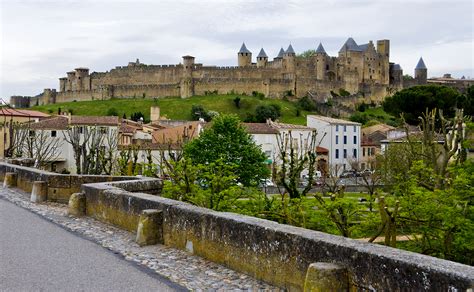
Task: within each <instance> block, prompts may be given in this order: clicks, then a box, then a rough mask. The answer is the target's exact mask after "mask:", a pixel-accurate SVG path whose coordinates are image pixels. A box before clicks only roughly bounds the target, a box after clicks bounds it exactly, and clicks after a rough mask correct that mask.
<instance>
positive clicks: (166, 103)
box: [32, 95, 308, 125]
mask: <svg viewBox="0 0 474 292" xmlns="http://www.w3.org/2000/svg"><path fill="white" fill-rule="evenodd" d="M236 96H237V95H212V96H194V97H191V98H187V99H181V98H179V97H168V98H160V99H157V100H153V99H142V98H135V99H134V98H127V99H111V100H94V101H83V102H67V103H59V104H51V105H43V106H35V107H33V108H32V109H33V110H38V111H42V112H45V113H53V114H55V113H57V112H58V108H61V110H62V111H68V110H71V109H72V111H73V114H74V115H90V116H96V115H97V116H103V115H106V114H107V111H108V110H109V109H110V108H115V109H116V110H117V112H118V113H119V115H120V116H122V115H123V114H124V113H125V114H126V115H127V117H130V115H131V114H132V113H134V112H142V113H143V114H144V115H145V117H146V118H147V119H149V117H150V106H153V105H158V106H159V107H160V111H161V115H162V116H166V117H167V118H170V119H179V120H190V119H191V107H192V105H193V104H201V105H203V106H204V107H205V108H206V109H207V110H213V111H217V112H219V113H233V114H237V115H238V116H239V117H240V118H241V119H242V120H243V119H245V117H246V116H247V114H249V113H254V112H255V108H256V107H257V106H259V105H262V104H278V105H280V106H281V113H282V115H281V117H280V121H281V122H284V123H292V124H301V125H304V124H306V114H308V112H306V111H301V115H300V116H299V117H297V116H296V104H295V103H293V102H290V101H284V100H277V99H267V98H264V99H260V98H257V97H251V96H242V95H239V96H240V98H241V101H240V109H238V108H236V106H235V105H234V102H233V100H234V98H235V97H236Z"/></svg>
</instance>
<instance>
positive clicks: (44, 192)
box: [30, 181, 48, 203]
mask: <svg viewBox="0 0 474 292" xmlns="http://www.w3.org/2000/svg"><path fill="white" fill-rule="evenodd" d="M47 199H48V183H47V182H45V181H35V182H33V189H32V190H31V197H30V201H31V202H33V203H41V202H44V201H46V200H47Z"/></svg>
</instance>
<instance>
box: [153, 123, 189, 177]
mask: <svg viewBox="0 0 474 292" xmlns="http://www.w3.org/2000/svg"><path fill="white" fill-rule="evenodd" d="M195 131H196V129H195V128H193V129H192V131H190V129H189V128H187V127H185V128H183V132H182V134H181V136H180V137H178V138H177V139H176V141H173V140H171V139H165V136H164V134H163V141H166V142H165V143H164V145H162V146H163V147H162V148H161V149H160V157H161V159H160V164H161V165H160V170H162V171H163V170H164V171H165V172H167V173H170V172H172V170H173V167H174V166H175V165H176V162H178V161H180V160H181V159H182V158H183V155H184V146H185V145H186V143H188V142H189V141H190V140H191V139H192V137H194V134H195Z"/></svg>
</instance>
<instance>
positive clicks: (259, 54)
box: [257, 48, 268, 58]
mask: <svg viewBox="0 0 474 292" xmlns="http://www.w3.org/2000/svg"><path fill="white" fill-rule="evenodd" d="M257 58H268V56H267V53H265V50H264V49H263V48H262V49H261V50H260V53H258V56H257Z"/></svg>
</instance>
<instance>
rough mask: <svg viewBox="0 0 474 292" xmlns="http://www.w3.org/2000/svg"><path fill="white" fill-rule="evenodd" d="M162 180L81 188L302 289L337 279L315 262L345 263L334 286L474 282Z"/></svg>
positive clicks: (449, 266) (121, 223) (183, 242)
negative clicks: (180, 191) (179, 191)
mask: <svg viewBox="0 0 474 292" xmlns="http://www.w3.org/2000/svg"><path fill="white" fill-rule="evenodd" d="M7 172H8V173H10V181H9V183H10V184H11V183H13V184H16V185H18V186H19V187H20V188H22V189H24V190H27V191H30V190H31V184H32V182H33V180H44V179H45V178H48V177H49V176H51V175H53V174H51V173H48V172H43V171H39V170H35V169H31V168H26V167H20V166H16V165H11V164H6V163H0V178H2V179H3V178H4V177H5V176H6V174H7ZM11 173H14V174H15V176H12V175H11ZM12 177H15V179H16V181H15V182H12V181H11V178H12ZM72 177H73V176H71V179H72ZM65 182H66V184H67V180H66V181H65ZM57 183H59V181H58V182H57ZM160 186H161V181H160V180H157V179H141V180H132V181H120V182H102V183H92V184H83V185H82V188H81V190H82V193H83V195H81V196H82V197H83V198H85V202H84V204H85V212H86V215H88V216H91V217H94V218H96V219H98V220H101V221H104V222H107V223H110V224H114V225H116V226H118V227H120V228H123V229H125V230H128V231H131V232H136V231H137V229H139V221H140V216H141V215H143V214H145V213H144V212H143V211H144V210H150V209H153V210H156V212H159V213H160V216H158V218H159V221H156V222H155V221H153V226H148V228H153V229H154V231H153V232H157V233H158V238H160V239H159V243H161V244H164V245H166V246H170V247H174V248H179V249H183V250H187V251H188V252H190V253H192V254H195V255H197V256H201V257H204V258H207V259H209V260H212V261H215V262H218V263H221V264H223V265H226V266H228V267H230V268H232V269H235V270H238V271H241V272H244V273H247V274H249V275H251V276H253V277H256V278H258V279H261V280H264V281H267V282H269V283H271V284H274V285H277V286H279V287H281V288H284V289H287V290H288V291H302V290H303V289H304V288H305V286H306V288H307V285H309V284H311V283H313V284H314V283H315V281H317V280H319V281H330V280H328V278H327V277H323V278H317V277H316V279H315V278H314V277H315V274H314V273H310V271H311V269H312V267H313V268H314V267H315V266H314V265H313V264H314V263H318V265H316V267H321V266H323V267H327V266H335V267H338V269H340V270H343V271H344V273H341V275H340V276H339V277H338V278H337V280H338V283H333V287H334V286H338V287H340V285H339V284H341V283H339V282H346V287H347V288H349V289H350V291H365V290H367V291H369V290H370V291H471V290H472V289H473V288H474V268H473V267H471V266H467V265H462V264H459V263H455V262H451V261H446V260H441V259H437V258H434V257H430V256H426V255H422V254H417V253H412V252H407V251H403V250H398V249H394V248H390V247H385V246H382V245H377V244H372V243H366V242H360V241H357V240H353V239H348V238H344V237H341V236H335V235H330V234H326V233H322V232H317V231H312V230H307V229H303V228H298V227H293V226H289V225H284V224H279V223H276V222H271V221H268V220H263V219H258V218H254V217H249V216H244V215H238V214H233V213H225V212H216V211H212V210H209V209H205V208H200V207H196V206H192V205H190V204H187V203H184V202H179V201H174V200H170V199H166V198H162V197H159V196H157V195H151V194H147V193H144V192H149V191H150V190H151V191H156V190H159V189H160ZM71 191H72V190H71ZM48 195H49V194H48ZM76 198H77V196H76ZM140 222H141V221H140ZM321 263H323V264H321ZM324 263H326V265H325V264H324ZM328 263H330V264H331V265H327V264H328ZM316 272H317V271H316ZM326 272H328V271H327V270H326ZM316 274H317V273H316ZM326 275H327V274H326ZM332 280H334V279H332ZM336 284H337V285H336ZM346 290H347V289H346Z"/></svg>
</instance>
